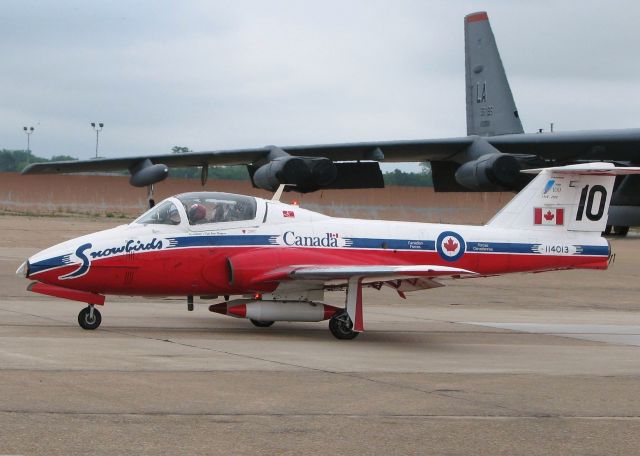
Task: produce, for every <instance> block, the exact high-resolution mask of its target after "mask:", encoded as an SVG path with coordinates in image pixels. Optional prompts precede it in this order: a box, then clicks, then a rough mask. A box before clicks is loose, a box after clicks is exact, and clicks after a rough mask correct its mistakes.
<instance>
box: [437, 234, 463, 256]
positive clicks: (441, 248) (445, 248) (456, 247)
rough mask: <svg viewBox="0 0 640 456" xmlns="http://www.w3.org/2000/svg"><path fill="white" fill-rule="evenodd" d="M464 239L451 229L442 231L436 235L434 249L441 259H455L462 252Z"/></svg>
mask: <svg viewBox="0 0 640 456" xmlns="http://www.w3.org/2000/svg"><path fill="white" fill-rule="evenodd" d="M464 249H465V244H464V239H462V236H460V235H459V234H458V233H455V232H453V231H444V232H442V233H440V236H438V240H437V241H436V250H437V251H438V254H439V255H440V257H441V258H442V259H443V260H446V261H456V260H457V259H459V258H460V257H461V256H462V255H463V254H464Z"/></svg>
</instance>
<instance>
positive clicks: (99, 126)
mask: <svg viewBox="0 0 640 456" xmlns="http://www.w3.org/2000/svg"><path fill="white" fill-rule="evenodd" d="M91 127H92V128H93V129H94V130H95V131H96V158H98V139H99V137H100V132H101V131H102V127H104V124H103V123H102V122H100V123H98V124H97V126H96V123H95V122H91Z"/></svg>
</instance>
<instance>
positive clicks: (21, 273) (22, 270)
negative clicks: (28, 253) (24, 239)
mask: <svg viewBox="0 0 640 456" xmlns="http://www.w3.org/2000/svg"><path fill="white" fill-rule="evenodd" d="M16 275H17V276H18V277H24V278H25V279H26V278H28V277H29V260H26V261H24V262H23V263H22V264H21V265H20V267H19V268H18V269H17V270H16Z"/></svg>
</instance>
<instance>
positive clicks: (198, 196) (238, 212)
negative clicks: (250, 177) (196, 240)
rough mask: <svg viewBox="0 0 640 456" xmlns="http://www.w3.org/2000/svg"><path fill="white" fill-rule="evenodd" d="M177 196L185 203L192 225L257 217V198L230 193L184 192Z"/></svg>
mask: <svg viewBox="0 0 640 456" xmlns="http://www.w3.org/2000/svg"><path fill="white" fill-rule="evenodd" d="M176 198H178V199H179V200H180V202H181V203H182V204H183V205H184V209H185V211H186V213H187V218H188V219H189V224H190V225H202V224H207V223H221V222H237V221H242V220H253V219H254V218H255V217H256V206H257V205H256V200H255V198H252V197H250V196H242V195H233V194H230V193H219V192H201V193H183V194H182V195H178V196H177V197H176Z"/></svg>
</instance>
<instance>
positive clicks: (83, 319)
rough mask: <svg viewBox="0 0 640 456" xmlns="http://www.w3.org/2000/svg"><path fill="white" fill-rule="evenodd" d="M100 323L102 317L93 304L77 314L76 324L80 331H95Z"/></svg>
mask: <svg viewBox="0 0 640 456" xmlns="http://www.w3.org/2000/svg"><path fill="white" fill-rule="evenodd" d="M101 322H102V315H100V311H99V310H98V309H96V308H95V306H94V305H93V304H89V305H88V306H87V307H85V308H84V309H82V310H81V311H80V313H79V314H78V324H79V325H80V327H81V328H82V329H96V328H97V327H98V326H100V323H101Z"/></svg>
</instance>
